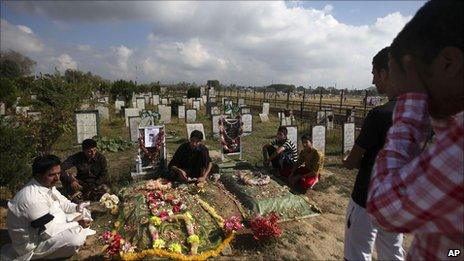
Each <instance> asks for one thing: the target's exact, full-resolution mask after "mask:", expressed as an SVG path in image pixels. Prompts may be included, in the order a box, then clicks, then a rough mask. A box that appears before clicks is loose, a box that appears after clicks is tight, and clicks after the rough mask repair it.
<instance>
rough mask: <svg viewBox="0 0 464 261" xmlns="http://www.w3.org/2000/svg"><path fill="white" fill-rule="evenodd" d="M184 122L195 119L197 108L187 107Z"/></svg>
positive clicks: (191, 121) (190, 121)
mask: <svg viewBox="0 0 464 261" xmlns="http://www.w3.org/2000/svg"><path fill="white" fill-rule="evenodd" d="M185 114H186V116H185V122H187V123H193V122H195V121H196V120H197V110H195V109H188V110H187V111H186V113H185Z"/></svg>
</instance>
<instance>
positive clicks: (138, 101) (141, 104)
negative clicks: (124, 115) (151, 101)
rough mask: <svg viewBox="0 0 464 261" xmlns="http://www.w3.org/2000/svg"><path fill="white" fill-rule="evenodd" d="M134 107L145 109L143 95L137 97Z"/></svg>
mask: <svg viewBox="0 0 464 261" xmlns="http://www.w3.org/2000/svg"><path fill="white" fill-rule="evenodd" d="M135 107H136V108H138V109H140V110H145V98H144V97H137V99H136V103H135Z"/></svg>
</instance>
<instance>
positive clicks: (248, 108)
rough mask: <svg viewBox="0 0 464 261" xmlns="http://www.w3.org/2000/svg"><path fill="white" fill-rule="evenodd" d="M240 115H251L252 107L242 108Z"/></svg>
mask: <svg viewBox="0 0 464 261" xmlns="http://www.w3.org/2000/svg"><path fill="white" fill-rule="evenodd" d="M240 113H241V114H248V113H251V108H250V107H242V108H240Z"/></svg>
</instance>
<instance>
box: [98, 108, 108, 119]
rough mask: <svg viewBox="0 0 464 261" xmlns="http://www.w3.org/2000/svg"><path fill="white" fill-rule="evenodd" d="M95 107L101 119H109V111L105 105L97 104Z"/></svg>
mask: <svg viewBox="0 0 464 261" xmlns="http://www.w3.org/2000/svg"><path fill="white" fill-rule="evenodd" d="M96 109H97V111H98V115H99V116H100V118H101V119H104V120H109V118H110V111H109V110H108V108H107V107H105V106H103V105H98V106H97V108H96Z"/></svg>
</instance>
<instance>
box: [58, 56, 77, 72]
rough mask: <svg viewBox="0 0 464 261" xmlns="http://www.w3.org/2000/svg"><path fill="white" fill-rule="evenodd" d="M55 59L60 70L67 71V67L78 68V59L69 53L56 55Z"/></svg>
mask: <svg viewBox="0 0 464 261" xmlns="http://www.w3.org/2000/svg"><path fill="white" fill-rule="evenodd" d="M54 61H55V62H56V63H57V64H56V68H57V69H58V70H59V71H66V70H67V69H72V70H76V69H77V63H76V61H74V59H73V58H72V57H71V56H70V55H69V54H66V53H63V54H61V55H60V56H58V57H56V58H55V59H54Z"/></svg>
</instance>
